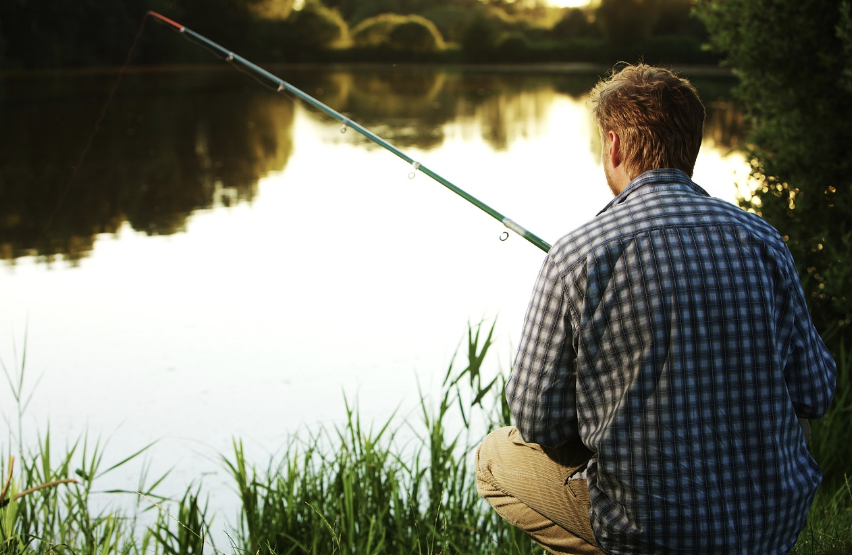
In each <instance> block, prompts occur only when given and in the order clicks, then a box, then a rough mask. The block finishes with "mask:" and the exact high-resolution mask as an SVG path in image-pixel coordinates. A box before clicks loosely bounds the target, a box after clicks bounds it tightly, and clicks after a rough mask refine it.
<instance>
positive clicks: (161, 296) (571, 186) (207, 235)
mask: <svg viewBox="0 0 852 555" xmlns="http://www.w3.org/2000/svg"><path fill="white" fill-rule="evenodd" d="M281 101H282V102H287V100H281ZM538 102H539V103H540V105H539V106H538V108H537V109H538V110H539V111H542V110H543V114H544V116H543V117H542V118H540V119H537V120H535V121H532V122H526V123H525V122H524V121H523V120H519V119H516V120H512V121H513V124H514V125H516V127H515V128H513V130H511V132H510V133H509V135H508V137H507V138H506V147H505V148H495V147H494V144H493V143H490V142H488V141H485V140H483V135H484V134H485V133H487V131H484V130H483V129H482V126H483V125H485V124H486V123H487V120H485V119H483V118H482V117H481V114H477V113H473V114H471V115H470V116H469V117H468V118H467V119H465V118H458V119H451V120H449V121H447V122H446V123H444V124H443V125H442V127H441V129H440V133H441V137H442V140H441V141H440V143H439V144H437V145H435V146H429V147H426V148H419V147H417V146H413V147H410V148H407V149H406V151H407V153H408V154H409V155H410V156H412V157H413V158H414V159H415V160H418V161H419V162H421V163H422V164H424V165H426V166H428V167H429V168H431V169H432V170H434V171H437V172H438V173H440V174H441V175H443V176H444V177H445V178H447V179H449V180H450V181H452V182H454V183H456V184H457V185H459V186H460V187H462V188H463V189H465V190H466V191H468V192H469V193H471V194H472V195H474V196H476V197H478V198H480V199H481V200H482V201H484V202H485V203H487V204H489V205H490V206H492V207H493V208H495V209H497V210H499V211H501V212H503V213H504V214H505V215H507V216H509V217H510V218H512V219H513V220H515V221H516V222H518V223H519V224H521V225H523V226H525V227H527V228H528V229H529V230H530V231H532V232H534V233H536V234H537V235H539V236H540V237H542V238H544V239H545V240H547V241H549V242H553V241H555V240H556V239H557V238H558V237H559V236H560V235H562V234H564V233H566V232H567V231H569V230H570V229H572V228H573V227H576V226H577V225H579V224H581V223H582V222H584V221H586V220H588V219H590V218H592V217H593V216H594V215H595V214H596V213H597V212H598V211H599V210H600V209H601V208H602V207H603V206H604V205H605V204H606V202H608V200H609V193H608V190H607V187H606V185H605V182H604V180H603V175H602V171H601V169H600V164H599V154H598V152H597V148H598V147H597V146H596V144H595V141H596V140H597V139H596V130H594V128H593V126H592V125H591V123H590V121H589V118H588V116H587V114H586V111H585V107H584V103H583V100H582V99H575V98H571V97H569V96H567V95H562V94H556V93H553V92H549V93H547V96H546V98H544V100H541V99H539V100H538ZM292 126H293V127H292V136H293V137H294V141H293V145H292V153H291V154H290V158H289V161H288V162H287V164H286V167H285V168H284V169H283V170H280V171H273V172H271V173H269V174H268V175H266V177H264V178H263V179H261V180H260V181H259V183H258V184H257V186H256V193H255V194H254V198H253V199H252V201H251V202H250V203H248V202H243V203H234V204H231V205H230V206H227V207H226V206H223V205H221V204H218V205H216V206H214V207H213V208H210V209H204V210H199V211H196V212H194V213H193V214H192V215H191V216H190V218H189V220H188V222H187V223H186V226H185V230H184V231H183V232H180V233H176V234H172V235H160V236H149V235H146V234H144V233H141V232H139V231H134V230H133V229H132V228H131V227H130V226H129V225H127V224H124V225H123V226H121V227H120V228H119V230H118V232H117V233H115V234H102V235H99V236H97V240H96V244H95V248H94V250H93V251H92V253H91V254H90V255H89V256H88V257H86V258H83V259H82V260H81V261H80V263H79V265H78V266H76V267H69V266H67V265H66V264H64V263H61V262H58V263H53V264H52V265H51V266H47V265H45V264H43V263H39V262H37V261H36V259H35V258H33V257H23V258H19V259H18V260H17V261H16V263H15V265H14V266H7V268H5V269H4V270H3V272H2V275H3V278H2V279H3V284H4V286H3V288H2V290H0V306H2V307H3V313H4V318H3V319H2V322H0V355H2V359H3V361H4V363H5V365H6V367H7V368H10V369H11V368H13V367H14V366H15V362H16V361H15V358H16V357H15V355H14V354H13V350H14V349H15V348H17V353H18V357H17V359H18V360H20V354H21V350H22V345H23V337H24V335H25V334H26V352H27V359H26V376H25V377H26V384H29V387H32V384H33V383H34V381H35V379H36V378H37V377H40V378H41V382H40V383H39V384H38V386H37V388H36V390H35V393H34V395H33V397H32V402H31V404H30V405H29V407H28V408H27V411H26V414H25V419H24V426H23V428H24V436H25V442H26V443H27V444H30V443H32V444H33V445H34V443H33V442H34V438H35V437H36V436H37V435H38V434H40V433H41V434H43V433H44V432H45V431H46V430H47V429H48V426H49V429H50V433H51V436H52V438H53V440H54V442H55V443H56V444H57V446H58V447H60V448H61V447H62V446H63V445H66V444H70V443H71V442H73V441H74V440H75V439H76V438H78V437H79V436H80V435H82V434H84V433H88V434H89V436H90V437H92V438H94V437H102V438H109V445H108V453H109V454H110V456H109V457H107V459H108V462H107V464H106V466H109V464H112V462H115V461H118V460H121V459H122V458H124V457H125V456H126V455H127V454H129V453H132V452H134V451H136V450H137V449H139V448H140V447H142V446H144V445H145V444H147V443H148V442H151V441H157V442H158V443H157V444H156V445H155V447H154V448H152V450H151V454H150V456H149V457H150V465H151V470H150V475H151V476H152V477H153V476H155V475H159V474H160V473H162V472H165V471H166V470H168V469H170V468H173V469H174V470H173V472H172V474H171V476H170V478H169V480H167V481H166V482H165V484H164V491H163V493H167V494H170V495H177V496H179V495H180V494H182V492H183V490H184V488H185V487H186V486H187V485H188V484H190V483H192V482H193V481H194V480H199V479H202V478H201V477H202V476H203V480H204V483H205V486H206V488H205V489H206V491H208V492H209V493H210V496H211V497H210V504H211V508H212V509H214V510H217V511H222V512H223V513H224V515H225V521H233V520H232V518H231V517H232V515H233V514H234V511H236V506H235V505H234V503H235V497H234V494H233V492H232V490H231V489H230V485H229V480H228V479H227V476H226V474H225V473H224V470H223V467H222V465H221V463H220V460H219V455H220V454H225V455H228V456H229V455H230V453H231V452H232V449H231V442H232V440H233V438H242V439H243V441H245V442H246V449H247V452H248V453H249V456H250V458H253V459H254V460H257V461H258V463H259V465H260V466H261V467H264V466H265V465H266V463H267V462H268V459H269V456H270V453H276V452H278V451H279V450H280V449H281V448H282V446H285V445H286V442H287V438H288V437H289V436H290V434H292V433H294V432H296V431H298V430H299V429H301V428H304V427H309V428H312V429H316V427H317V426H320V425H334V424H335V423H339V422H341V421H342V420H344V418H345V411H344V407H343V399H344V395H346V396H347V397H348V398H349V399H350V400H353V401H355V400H357V404H358V406H359V407H360V411H361V414H362V417H364V418H365V419H368V420H369V419H376V420H377V421H379V422H382V421H384V420H385V419H387V418H389V417H390V415H391V414H394V411H396V414H397V415H398V419H399V420H400V421H402V419H410V420H412V421H414V422H416V421H418V420H419V418H420V416H419V412H418V402H419V397H418V385H419V386H421V387H422V388H423V390H424V391H425V392H427V393H430V392H431V393H434V392H436V391H437V388H438V387H439V386H440V380H441V378H443V374H444V372H445V371H446V367H447V365H448V364H449V361H450V359H451V357H452V355H453V352H454V351H455V349H456V347H457V345H458V344H459V341H461V340H462V339H463V337H464V335H465V333H466V330H467V323H468V322H472V323H476V322H479V321H480V320H482V319H486V320H489V321H490V319H493V318H495V317H496V318H497V336H496V339H497V340H496V343H495V346H494V347H493V349H492V352H493V356H492V358H491V364H490V369H491V370H490V371H491V372H495V373H496V372H506V371H507V370H508V367H509V364H510V361H511V356H512V345H513V342H514V341H515V339H516V338H517V334H518V332H519V331H520V324H521V320H522V318H523V313H524V310H525V308H526V303H527V300H528V298H529V292H530V287H531V286H532V283H533V280H534V278H535V275H536V273H537V271H538V267H539V264H540V262H541V260H542V257H543V253H542V252H541V251H540V250H539V249H537V248H536V247H534V246H532V245H531V244H528V243H526V242H525V241H524V240H523V239H521V238H520V237H518V236H512V237H511V238H510V239H509V240H508V241H505V242H501V241H500V240H499V239H498V238H499V236H500V234H501V233H502V232H503V227H502V225H501V224H500V223H499V222H496V221H495V220H493V219H491V218H489V217H488V216H487V215H485V214H484V213H482V212H480V211H478V210H477V209H476V208H475V207H473V206H471V205H469V204H468V203H466V202H464V201H463V200H462V199H460V198H458V197H456V196H455V195H453V194H452V193H451V192H450V191H448V190H446V189H444V188H443V187H441V186H440V185H439V184H437V183H435V182H433V181H432V180H431V179H429V178H428V177H427V176H425V175H423V174H418V175H417V176H416V177H415V178H414V179H409V178H408V173H409V171H410V167H409V166H407V165H406V164H405V163H403V162H402V161H400V160H397V159H396V158H394V157H393V156H392V155H390V154H389V153H387V152H385V151H383V150H381V149H378V148H375V147H372V146H370V145H365V144H364V143H363V141H362V140H358V139H357V138H353V133H346V134H341V133H340V132H339V126H337V125H334V124H329V123H328V122H327V121H320V120H319V119H318V118H317V116H315V115H314V114H311V113H308V112H307V111H306V110H305V109H304V108H303V107H302V106H300V105H296V109H295V112H294V116H293V122H292ZM747 172H748V167H747V164H746V163H745V161H744V159H743V158H742V156H741V155H737V154H724V151H723V150H721V149H715V148H706V147H705V150H704V151H702V154H701V157H700V158H699V162H698V165H697V167H696V175H695V180H696V182H698V183H699V184H700V185H702V186H704V187H705V188H706V189H708V190H709V191H710V192H711V194H713V195H715V196H720V197H722V198H726V199H728V200H731V201H734V199H735V191H734V189H733V186H732V183H733V181H734V179H735V176H737V177H742V176H743V175H746V174H747ZM0 400H2V413H3V415H4V416H5V417H6V418H7V419H11V420H14V415H15V411H14V402H13V400H12V399H11V398H10V396H9V392H8V391H7V390H5V389H2V388H0ZM10 429H12V428H10ZM16 444H17V440H16V439H15V440H14V441H10V443H8V445H10V448H11V449H12V450H14V449H15V447H13V446H14V445H16ZM139 472H140V470H139V466H138V465H134V466H132V467H129V468H128V470H126V471H125V472H123V473H122V474H121V475H120V476H115V477H112V478H110V479H109V480H112V482H113V484H112V487H121V488H127V489H135V488H136V486H137V481H138V477H139ZM109 480H107V481H106V482H107V483H108V482H109ZM107 483H103V484H101V486H102V487H103V488H104V489H108V486H107ZM220 525H222V526H224V524H223V523H222V522H221V520H220Z"/></svg>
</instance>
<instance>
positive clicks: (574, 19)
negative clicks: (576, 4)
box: [551, 8, 601, 40]
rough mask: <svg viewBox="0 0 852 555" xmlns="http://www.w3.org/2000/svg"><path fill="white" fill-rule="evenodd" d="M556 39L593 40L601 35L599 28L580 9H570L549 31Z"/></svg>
mask: <svg viewBox="0 0 852 555" xmlns="http://www.w3.org/2000/svg"><path fill="white" fill-rule="evenodd" d="M551 33H552V35H553V37H554V38H556V39H561V40H565V39H572V38H593V37H598V36H600V34H601V31H600V28H599V27H598V26H597V25H595V23H594V22H593V21H591V19H590V18H589V16H588V14H587V13H586V12H585V11H584V10H582V9H580V8H570V9H568V10H566V11H565V13H564V15H563V16H562V18H561V19H560V20H559V21H557V22H556V25H554V26H553V29H551Z"/></svg>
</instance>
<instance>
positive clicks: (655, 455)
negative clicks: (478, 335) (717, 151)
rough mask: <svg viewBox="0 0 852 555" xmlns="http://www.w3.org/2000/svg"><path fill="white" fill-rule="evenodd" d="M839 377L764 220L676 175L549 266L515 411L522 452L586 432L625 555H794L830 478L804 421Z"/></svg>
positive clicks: (520, 364)
mask: <svg viewBox="0 0 852 555" xmlns="http://www.w3.org/2000/svg"><path fill="white" fill-rule="evenodd" d="M834 386H835V364H834V361H833V360H832V358H831V356H830V354H829V353H828V351H827V350H826V348H825V345H824V344H823V342H822V340H821V339H820V337H819V335H818V334H817V332H816V330H815V329H814V327H813V325H812V323H811V319H810V315H809V314H808V310H807V305H806V303H805V298H804V295H803V292H802V288H801V284H800V282H799V280H798V276H797V273H796V269H795V267H794V265H793V260H792V257H791V255H790V253H789V251H788V249H787V247H786V245H785V244H784V241H783V240H782V239H781V237H780V236H779V235H778V233H777V231H775V229H773V228H772V227H771V226H770V225H769V224H767V223H766V222H765V221H764V220H762V219H761V218H759V217H757V216H755V215H754V214H750V213H748V212H745V211H744V210H741V209H739V208H737V207H736V206H734V205H732V204H730V203H728V202H725V201H722V200H719V199H715V198H711V197H709V196H708V195H707V193H706V192H705V191H704V190H703V189H701V187H699V186H698V185H696V184H695V183H693V182H692V181H691V180H690V179H689V178H688V177H687V176H686V174H684V173H682V172H680V171H678V170H654V171H650V172H647V173H645V174H643V175H641V176H639V177H638V178H637V179H635V180H633V181H632V182H631V183H630V184H629V185H628V186H627V188H625V190H624V191H623V192H622V193H621V194H620V195H618V197H616V198H615V199H613V200H612V202H610V203H609V205H607V207H606V208H604V210H603V211H601V213H599V214H598V216H597V217H596V218H595V219H594V220H592V221H591V222H589V223H587V224H586V225H584V226H582V227H580V228H579V229H577V230H576V231H574V232H572V233H570V234H568V235H566V236H565V237H563V238H562V239H561V240H559V241H558V242H557V243H556V244H555V245H554V246H553V248H552V249H551V250H550V252H549V253H548V255H547V258H546V259H545V261H544V264H543V266H542V269H541V272H540V274H539V276H538V280H537V282H536V285H535V289H534V291H533V294H532V299H531V302H530V306H529V308H528V311H527V315H526V319H525V323H524V329H523V336H522V338H521V342H520V347H519V350H518V354H517V358H516V359H515V364H514V368H513V371H512V375H511V378H510V380H509V382H508V384H507V387H506V395H507V398H508V401H509V404H510V406H511V407H512V412H513V414H514V417H515V421H516V425H517V427H518V429H519V431H520V432H521V435H522V436H523V437H524V439H525V440H526V441H529V442H535V443H541V444H544V445H548V446H558V445H560V444H562V443H564V442H565V441H566V440H568V439H570V438H573V437H576V436H577V435H578V434H579V436H580V437H581V438H582V440H583V442H584V443H585V444H586V446H588V447H589V449H591V450H592V452H593V453H594V455H593V456H592V459H591V460H590V461H589V465H588V487H589V496H590V499H591V511H590V518H591V524H592V528H593V529H594V531H595V535H596V537H597V539H598V543H599V544H600V546H601V547H602V548H603V549H604V551H606V552H607V553H610V554H619V553H668V552H689V553H743V554H757V553H760V554H762V555H763V554H770V553H786V552H788V551H789V550H790V549H791V548H792V546H793V544H794V543H795V541H796V538H797V536H798V534H799V532H800V531H801V530H802V528H803V527H804V525H805V517H806V515H807V511H808V508H809V507H810V504H811V502H812V501H813V497H814V495H815V494H816V490H817V488H818V486H819V483H820V481H821V477H822V473H821V472H820V470H819V467H818V466H817V464H816V463H815V462H814V460H813V458H811V456H810V454H809V452H808V449H807V446H806V444H805V439H804V435H803V432H802V429H801V427H800V425H799V423H798V421H797V418H796V417H797V416H800V417H803V418H819V417H820V416H822V415H823V414H824V413H825V411H826V410H827V408H828V405H829V404H830V403H831V399H832V396H833V392H834Z"/></svg>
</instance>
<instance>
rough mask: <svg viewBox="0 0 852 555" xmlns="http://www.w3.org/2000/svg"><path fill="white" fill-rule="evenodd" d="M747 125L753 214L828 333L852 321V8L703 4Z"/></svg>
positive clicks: (733, 1)
mask: <svg viewBox="0 0 852 555" xmlns="http://www.w3.org/2000/svg"><path fill="white" fill-rule="evenodd" d="M698 14H699V15H700V17H701V18H702V19H703V20H704V21H705V23H706V24H707V27H708V29H709V30H710V32H711V35H712V43H713V45H714V46H715V47H716V48H717V49H719V50H720V51H722V52H723V53H724V54H725V55H726V56H727V63H728V64H730V65H731V67H733V69H734V71H735V72H736V74H737V76H738V77H739V80H740V84H739V87H738V89H737V95H738V97H739V98H740V99H741V100H742V102H743V103H744V105H745V108H746V110H747V111H748V114H749V120H750V129H751V131H750V135H751V137H750V139H751V144H752V147H751V151H750V155H751V159H752V175H753V177H754V179H755V180H756V181H757V182H758V183H759V186H758V187H757V189H756V190H755V191H754V194H753V196H752V198H751V199H749V200H747V201H746V202H745V204H746V206H747V207H749V208H752V209H753V210H755V211H756V212H758V213H760V214H761V215H762V216H763V217H764V218H766V219H767V220H769V221H770V222H771V223H772V224H773V225H775V227H777V228H778V229H779V230H780V231H781V233H782V234H783V235H785V236H787V237H789V240H788V245H789V247H790V250H791V251H792V253H793V255H794V257H795V259H796V262H797V264H798V266H799V270H800V273H801V274H802V278H803V280H804V286H805V289H806V293H807V296H808V300H809V302H810V303H811V310H812V313H813V314H814V318H815V320H816V322H817V325H818V327H819V329H820V331H821V332H823V333H831V332H832V331H833V330H835V331H836V330H839V329H840V328H846V329H847V330H848V328H847V326H849V324H850V323H852V302H850V301H852V294H850V293H849V291H848V285H849V283H850V278H852V272H850V268H849V265H848V261H849V260H852V227H851V226H850V220H852V156H850V154H849V145H852V126H850V125H849V122H850V121H852V62H850V51H852V32H851V31H850V29H852V24H850V1H849V0H799V1H797V2H789V1H786V0H767V1H763V2H751V1H749V0H716V1H713V2H711V1H709V0H702V1H700V2H699V3H698ZM838 22H840V23H839V24H838Z"/></svg>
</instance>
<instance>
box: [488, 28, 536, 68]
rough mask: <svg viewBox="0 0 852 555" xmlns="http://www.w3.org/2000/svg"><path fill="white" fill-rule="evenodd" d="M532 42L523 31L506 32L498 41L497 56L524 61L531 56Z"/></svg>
mask: <svg viewBox="0 0 852 555" xmlns="http://www.w3.org/2000/svg"><path fill="white" fill-rule="evenodd" d="M531 49H532V43H531V42H530V39H529V38H527V35H526V34H524V33H523V32H521V31H513V32H511V33H506V34H505V35H503V36H502V37H500V40H499V41H498V42H497V46H496V48H495V50H496V54H497V58H498V59H500V60H505V61H522V60H524V59H527V58H528V57H529V53H530V50H531Z"/></svg>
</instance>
